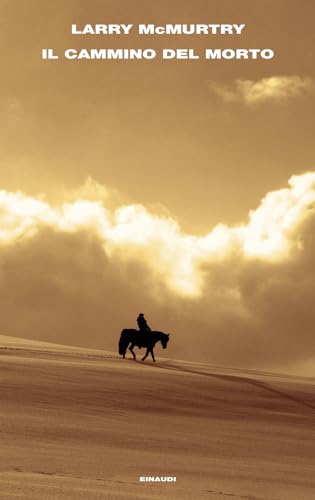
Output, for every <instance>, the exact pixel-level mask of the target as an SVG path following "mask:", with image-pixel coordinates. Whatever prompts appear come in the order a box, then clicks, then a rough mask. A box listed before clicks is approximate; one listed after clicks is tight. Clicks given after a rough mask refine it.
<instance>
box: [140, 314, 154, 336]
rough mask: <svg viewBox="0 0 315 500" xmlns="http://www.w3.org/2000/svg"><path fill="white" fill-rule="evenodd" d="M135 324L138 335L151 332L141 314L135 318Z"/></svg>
mask: <svg viewBox="0 0 315 500" xmlns="http://www.w3.org/2000/svg"><path fill="white" fill-rule="evenodd" d="M137 323H138V327H139V331H140V333H148V332H151V328H150V327H149V325H148V323H147V320H146V319H145V317H144V314H143V313H140V314H139V316H138V317H137Z"/></svg>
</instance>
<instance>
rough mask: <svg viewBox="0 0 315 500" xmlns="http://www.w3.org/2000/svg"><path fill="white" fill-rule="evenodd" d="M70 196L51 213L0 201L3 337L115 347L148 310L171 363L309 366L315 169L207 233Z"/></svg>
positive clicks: (19, 201) (14, 200)
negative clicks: (243, 216) (242, 218)
mask: <svg viewBox="0 0 315 500" xmlns="http://www.w3.org/2000/svg"><path fill="white" fill-rule="evenodd" d="M88 188H89V189H88ZM87 190H88V192H90V191H91V192H92V195H91V199H85V198H84V196H86V194H87ZM77 193H78V197H77V199H73V197H74V194H73V193H71V195H70V201H64V202H63V203H62V204H60V205H58V206H54V205H52V204H50V203H49V202H48V201H47V200H45V198H43V197H41V198H34V197H30V196H27V195H26V194H24V193H11V192H8V191H2V192H0V299H1V304H2V307H1V310H2V313H1V318H0V326H1V328H0V330H1V331H2V332H3V333H9V334H12V335H20V336H25V337H29V338H35V339H36V338H37V339H42V340H50V341H55V342H64V343H74V344H78V345H80V344H81V345H90V346H94V347H103V348H108V349H115V348H116V343H117V337H118V335H119V331H120V330H121V329H122V328H123V327H128V326H129V327H130V326H135V317H136V315H137V314H138V312H139V311H140V310H144V312H145V313H147V315H148V319H149V321H150V322H152V324H153V326H154V327H155V328H158V329H162V330H165V331H170V330H171V331H172V332H173V334H174V335H173V340H172V349H173V355H174V356H177V357H191V358H194V359H204V360H208V361H211V362H213V363H224V364H233V365H237V364H242V365H245V366H252V367H256V368H262V367H263V368H268V367H277V368H279V367H285V368H288V367H290V366H291V365H293V364H294V365H296V364H297V363H304V362H307V361H308V360H309V359H310V358H311V353H312V352H314V348H315V335H314V334H313V330H314V323H315V311H314V307H313V301H314V293H315V258H314V255H315V251H314V250H315V238H314V236H313V235H314V234H315V211H314V207H315V172H308V173H305V174H303V175H299V176H293V177H291V179H290V180H289V184H288V186H287V187H284V188H282V189H278V190H276V191H272V192H269V193H267V194H266V196H265V197H264V198H263V199H262V200H261V202H260V204H259V205H258V207H257V208H256V209H254V210H252V211H251V212H250V213H249V216H248V220H247V222H246V223H243V224H239V225H236V226H233V227H230V226H227V225H224V224H219V225H217V226H215V227H214V228H212V229H211V230H210V231H209V232H208V233H207V234H205V235H202V236H195V235H190V234H186V233H184V232H183V231H182V230H181V228H180V226H179V224H178V222H177V221H176V220H175V219H173V218H172V217H170V216H169V215H167V213H165V214H164V215H163V214H161V213H155V212H154V211H153V210H148V209H147V208H145V207H143V206H142V205H132V204H129V205H122V206H119V207H115V208H109V207H108V206H107V205H106V203H107V199H108V196H109V195H108V189H105V188H103V187H102V186H97V184H96V183H95V182H92V181H91V180H90V181H89V182H88V184H87V185H86V186H85V187H84V189H82V190H79V191H78V192H77ZM81 195H82V196H81ZM98 195H99V196H100V199H99V200H98V199H97V196H98Z"/></svg>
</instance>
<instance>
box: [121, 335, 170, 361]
mask: <svg viewBox="0 0 315 500" xmlns="http://www.w3.org/2000/svg"><path fill="white" fill-rule="evenodd" d="M169 338H170V336H169V333H163V332H156V331H154V330H153V331H151V332H148V333H142V332H141V333H140V332H139V331H138V330H134V329H127V328H126V329H124V330H123V331H122V332H121V335H120V339H119V354H120V355H121V356H123V357H124V358H125V357H126V351H127V348H128V346H129V351H130V352H131V354H132V355H133V359H136V355H135V353H134V352H133V348H134V347H135V346H137V347H146V348H147V352H146V353H145V355H144V356H143V358H142V361H144V360H145V358H146V357H147V356H148V354H150V353H151V356H152V359H153V361H155V358H154V352H153V348H154V346H155V344H156V343H157V342H161V344H162V347H163V349H166V346H167V343H168V341H169Z"/></svg>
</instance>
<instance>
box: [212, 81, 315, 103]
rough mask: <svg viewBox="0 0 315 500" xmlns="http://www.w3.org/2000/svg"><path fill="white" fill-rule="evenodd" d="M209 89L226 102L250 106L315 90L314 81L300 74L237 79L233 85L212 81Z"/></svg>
mask: <svg viewBox="0 0 315 500" xmlns="http://www.w3.org/2000/svg"><path fill="white" fill-rule="evenodd" d="M209 89H210V91H211V92H213V93H214V94H216V95H217V96H219V97H220V98H221V99H222V100H223V101H225V102H241V103H244V104H246V105H249V106H250V105H255V104H259V103H264V102H267V101H270V102H283V101H286V100H288V99H291V98H294V97H300V96H302V95H305V94H308V93H310V92H312V91H313V90H314V81H313V80H312V79H311V78H302V77H300V76H271V77H269V78H262V79H261V80H258V81H253V80H236V81H235V82H234V85H233V86H226V85H221V84H219V83H217V82H210V85H209Z"/></svg>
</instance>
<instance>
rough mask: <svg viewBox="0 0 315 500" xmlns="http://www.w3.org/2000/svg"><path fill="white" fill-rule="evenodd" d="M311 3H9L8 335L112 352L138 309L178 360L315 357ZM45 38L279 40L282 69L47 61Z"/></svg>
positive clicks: (58, 44) (165, 43)
mask: <svg viewBox="0 0 315 500" xmlns="http://www.w3.org/2000/svg"><path fill="white" fill-rule="evenodd" d="M314 9H315V8H314V5H313V2H312V1H311V0H305V1H304V2H303V5H301V4H300V3H299V2H297V1H296V0H285V1H282V0H278V1H277V2H276V4H275V2H271V1H269V0H266V1H264V2H259V3H258V2H252V1H247V0H233V1H232V0H220V1H219V0H207V1H202V0H197V1H194V2H190V1H181V2H179V1H174V0H173V1H172V0H171V1H167V2H166V1H161V2H159V4H156V5H153V4H152V3H149V2H146V1H142V0H137V1H127V0H125V1H123V0H115V1H109V0H102V1H98V0H91V1H90V2H89V3H87V2H85V1H83V0H69V1H68V2H64V1H61V0H56V1H55V2H54V4H52V3H51V2H50V1H48V0H41V1H39V0H30V1H29V2H21V1H19V0H10V1H6V0H0V14H1V16H0V19H1V21H0V23H1V29H0V44H1V48H2V51H1V52H2V55H1V62H2V68H3V71H2V77H1V80H0V105H1V106H0V109H1V113H0V130H1V138H2V140H1V149H0V171H1V186H0V189H1V190H2V191H1V196H0V223H1V225H0V257H1V258H0V278H1V281H0V290H1V296H2V298H1V301H2V304H3V307H4V313H3V315H2V320H1V322H0V330H3V333H9V334H12V335H20V336H26V337H27V336H28V337H30V338H40V339H42V340H50V341H58V342H63V343H73V344H78V345H90V346H93V347H103V348H113V349H114V348H115V343H116V340H117V339H116V337H117V335H118V333H117V332H118V331H119V329H121V328H122V327H124V326H132V325H133V326H136V325H135V318H136V316H137V314H138V313H139V312H140V311H142V310H143V312H145V314H146V315H147V317H148V321H149V322H151V323H153V324H154V327H156V328H157V329H166V330H167V331H172V332H173V338H174V341H173V345H174V347H173V351H172V352H171V355H173V356H175V355H178V357H180V356H181V357H192V358H194V359H206V360H209V361H212V362H218V363H229V364H236V365H238V364H241V365H251V366H255V367H276V368H279V369H280V368H281V367H284V368H285V369H289V368H290V367H291V366H295V364H297V365H298V366H299V367H301V366H303V363H304V365H305V366H306V364H307V363H308V362H310V359H312V356H311V355H310V353H311V352H312V350H314V349H313V348H314V346H315V340H313V337H312V329H313V320H314V317H313V316H314V314H313V312H312V294H313V292H314V290H313V288H314V287H313V284H312V279H311V278H312V277H313V273H314V270H315V267H314V262H313V260H312V245H313V239H312V224H314V220H313V217H314V215H313V210H312V206H313V203H314V189H315V187H314V186H315V178H314V171H315V162H314V137H313V136H314V132H313V131H314V121H315V118H314V117H315V109H314V108H315V106H314V96H315V83H314V82H315V74H314V72H315V69H314V64H313V60H314V34H313V16H314ZM74 23H76V24H77V25H78V26H84V25H85V24H87V23H91V24H94V23H104V24H110V23H115V24H116V23H126V24H129V23H132V24H134V25H135V26H137V24H139V23H153V24H156V25H164V24H167V23H176V24H178V23H189V24H192V23H202V24H209V23H236V24H242V23H244V24H245V25H246V26H245V28H244V30H243V33H242V35H225V36H219V35H217V36H214V35H212V36H211V35H210V36H207V35H204V36H196V35H195V36H147V37H145V38H144V37H140V36H139V35H137V34H136V29H135V31H134V33H132V34H131V35H129V36H117V35H116V36H114V35H113V36H98V37H97V36H75V35H72V34H71V24H74ZM45 47H52V48H54V49H55V51H56V52H57V53H59V54H62V53H63V51H64V50H65V49H66V48H76V49H79V48H84V47H87V48H91V47H98V48H101V47H105V48H108V47H112V48H120V47H124V48H132V47H135V48H147V47H150V48H153V49H155V50H157V51H160V50H161V49H162V48H165V47H168V48H179V47H180V48H184V47H186V48H188V47H189V48H194V49H195V50H196V52H198V53H199V52H200V53H202V51H203V50H204V49H205V48H271V49H273V50H274V51H275V58H274V59H273V60H268V61H264V60H258V61H244V60H240V61H235V60H229V61H224V60H220V61H206V60H203V59H201V60H198V61H196V60H193V61H163V60H161V59H160V58H158V59H157V60H152V61H145V60H142V61H86V60H85V61H84V60H82V61H69V60H64V59H63V58H60V59H59V60H58V61H43V60H42V59H41V49H42V48H45ZM17 312H18V314H17ZM192 332H193V333H192ZM196 332H197V333H196ZM191 335H195V338H197V339H198V341H197V342H196V343H195V342H193V345H191ZM204 344H205V345H206V347H207V349H204ZM299 369H300V368H299Z"/></svg>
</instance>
